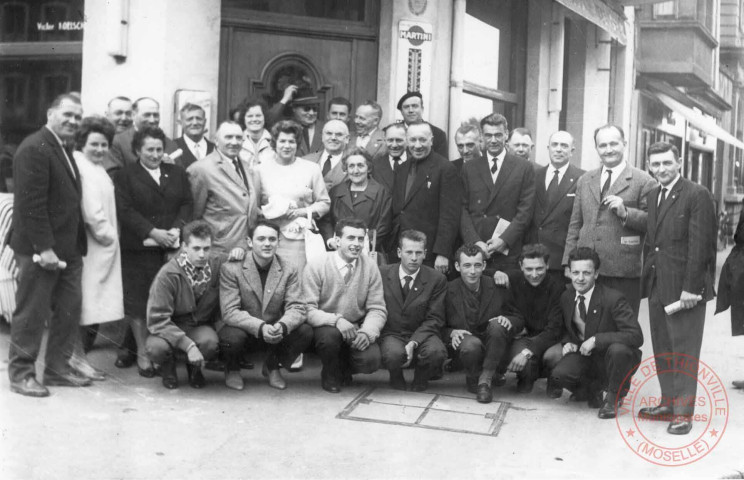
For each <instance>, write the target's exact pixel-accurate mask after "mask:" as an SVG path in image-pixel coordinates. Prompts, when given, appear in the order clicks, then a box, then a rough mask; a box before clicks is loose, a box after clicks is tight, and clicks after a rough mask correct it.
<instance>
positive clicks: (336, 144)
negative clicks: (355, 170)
mask: <svg viewBox="0 0 744 480" xmlns="http://www.w3.org/2000/svg"><path fill="white" fill-rule="evenodd" d="M322 138H323V149H322V150H319V151H317V152H315V153H311V154H308V155H305V156H304V157H303V158H304V159H305V160H308V161H310V162H313V163H317V164H318V167H320V172H321V173H322V174H323V180H325V184H326V189H327V190H328V191H331V189H332V188H333V187H335V186H336V185H338V184H339V183H341V182H343V181H344V179H345V178H346V172H345V171H344V168H343V164H342V163H343V162H341V158H342V157H343V156H344V150H346V146H347V145H348V144H349V127H348V126H346V124H345V123H344V122H342V121H341V120H328V121H327V122H326V124H325V125H323V133H322Z"/></svg>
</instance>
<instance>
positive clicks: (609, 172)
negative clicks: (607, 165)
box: [599, 170, 612, 198]
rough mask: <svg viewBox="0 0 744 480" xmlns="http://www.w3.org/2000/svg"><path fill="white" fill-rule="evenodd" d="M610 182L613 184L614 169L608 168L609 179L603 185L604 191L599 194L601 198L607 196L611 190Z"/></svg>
mask: <svg viewBox="0 0 744 480" xmlns="http://www.w3.org/2000/svg"><path fill="white" fill-rule="evenodd" d="M610 184H612V170H607V180H605V183H604V185H602V193H600V194H599V196H600V198H605V197H606V196H607V192H608V191H609V190H610Z"/></svg>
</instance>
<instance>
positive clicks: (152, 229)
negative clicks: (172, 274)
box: [114, 127, 193, 378]
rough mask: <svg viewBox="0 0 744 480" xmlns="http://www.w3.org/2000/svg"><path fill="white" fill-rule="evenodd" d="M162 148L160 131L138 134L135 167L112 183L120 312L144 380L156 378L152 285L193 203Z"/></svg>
mask: <svg viewBox="0 0 744 480" xmlns="http://www.w3.org/2000/svg"><path fill="white" fill-rule="evenodd" d="M164 146H165V134H164V133H163V131H162V130H161V129H159V128H157V127H148V128H144V129H142V130H139V131H138V132H136V133H135V134H134V138H133V140H132V149H133V150H134V152H135V153H136V154H137V156H138V161H137V163H133V164H130V165H127V166H125V167H124V168H123V169H122V170H120V171H119V172H118V173H117V174H116V176H115V178H114V185H115V188H116V211H117V216H118V217H119V224H120V225H121V253H122V256H121V263H122V279H123V284H124V313H125V314H126V315H127V317H128V318H129V319H130V321H131V326H132V331H133V333H134V337H135V341H136V343H137V366H138V369H139V373H140V375H142V376H143V377H148V378H149V377H152V376H153V375H154V369H153V366H152V363H151V362H150V360H149V359H148V358H147V355H146V354H145V341H146V340H147V324H146V322H145V317H146V312H147V297H148V293H149V290H150V284H151V283H152V280H153V279H154V278H155V275H156V274H157V273H158V271H159V270H160V267H161V266H162V265H163V264H164V263H165V262H166V260H167V254H168V253H169V252H173V251H174V250H175V249H176V248H178V246H179V237H180V229H181V227H182V226H183V225H185V224H186V223H187V222H188V221H190V220H191V215H192V204H193V202H192V197H191V188H190V186H189V181H188V177H187V176H186V172H185V171H184V170H183V169H182V168H181V167H179V166H178V165H172V164H166V163H162V160H163V153H164V152H163V149H164Z"/></svg>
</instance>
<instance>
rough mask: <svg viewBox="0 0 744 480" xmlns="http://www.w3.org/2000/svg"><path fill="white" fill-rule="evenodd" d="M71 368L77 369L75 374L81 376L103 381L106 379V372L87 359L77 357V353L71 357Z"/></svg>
mask: <svg viewBox="0 0 744 480" xmlns="http://www.w3.org/2000/svg"><path fill="white" fill-rule="evenodd" d="M70 368H72V369H73V370H74V371H75V374H76V375H77V376H79V377H85V378H90V379H91V380H93V381H95V382H101V381H103V380H106V374H105V373H104V372H102V371H100V370H98V369H97V368H95V367H94V366H93V365H91V364H90V363H88V362H87V361H85V360H83V359H81V358H78V357H76V356H75V355H73V356H72V358H70Z"/></svg>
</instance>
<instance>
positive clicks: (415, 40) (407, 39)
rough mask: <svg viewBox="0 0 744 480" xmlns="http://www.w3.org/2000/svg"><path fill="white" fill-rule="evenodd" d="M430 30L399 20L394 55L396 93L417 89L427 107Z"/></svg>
mask: <svg viewBox="0 0 744 480" xmlns="http://www.w3.org/2000/svg"><path fill="white" fill-rule="evenodd" d="M433 40H434V31H433V29H432V26H431V24H429V23H425V22H415V21H410V20H401V21H400V23H399V24H398V48H397V53H398V58H397V62H396V63H397V67H398V68H397V69H396V75H397V78H396V82H395V86H396V93H395V95H394V96H395V97H396V98H399V97H400V96H401V95H403V94H404V93H406V92H421V94H422V95H423V97H424V108H425V109H426V108H427V107H428V103H429V99H430V95H429V93H430V91H431V69H432V57H433V48H434V46H433Z"/></svg>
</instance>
